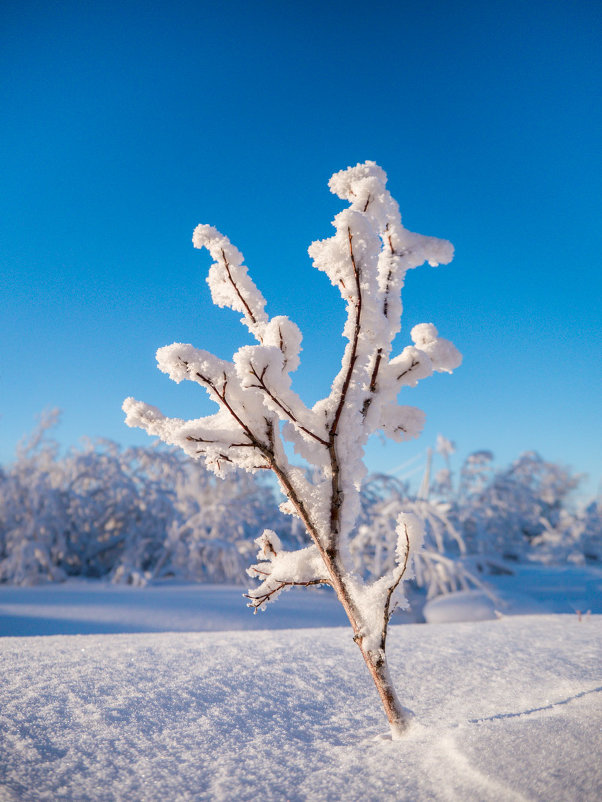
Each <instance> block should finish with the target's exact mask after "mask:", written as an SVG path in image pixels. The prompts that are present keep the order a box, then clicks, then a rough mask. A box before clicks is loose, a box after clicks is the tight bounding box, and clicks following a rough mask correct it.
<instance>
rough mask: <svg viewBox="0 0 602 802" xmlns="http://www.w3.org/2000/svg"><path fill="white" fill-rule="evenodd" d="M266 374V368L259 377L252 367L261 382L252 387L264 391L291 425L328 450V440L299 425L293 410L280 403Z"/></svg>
mask: <svg viewBox="0 0 602 802" xmlns="http://www.w3.org/2000/svg"><path fill="white" fill-rule="evenodd" d="M266 367H267V366H266ZM265 372H266V368H264V369H263V370H262V372H261V375H259V374H258V373H257V371H256V370H255V367H254V366H253V365H251V373H252V374H253V376H255V378H256V379H257V381H258V382H259V384H253V385H251V386H252V387H254V388H255V389H257V390H262V391H263V392H264V393H265V394H266V395H267V396H268V397H269V398H271V399H272V401H273V402H274V404H276V406H278V407H279V408H280V409H281V410H282V411H283V412H284V414H285V415H286V417H287V418H288V419H289V421H291V423H294V425H295V426H296V427H297V428H298V429H300V430H301V431H302V432H305V434H307V435H309V437H313V439H314V440H317V441H318V443H321V444H322V445H323V446H325V447H326V448H328V441H327V440H323V439H322V438H321V437H320V436H319V435H317V434H316V433H315V432H312V431H311V430H310V429H308V428H306V427H305V426H303V425H302V424H301V423H299V421H298V420H297V418H296V417H295V415H294V414H293V413H292V412H291V410H290V409H289V408H288V407H287V406H285V405H284V404H283V403H282V401H280V399H279V398H276V396H275V395H274V393H272V391H271V390H270V388H269V387H268V386H267V384H266V383H265V379H264V376H265Z"/></svg>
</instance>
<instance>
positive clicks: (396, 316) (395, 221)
mask: <svg viewBox="0 0 602 802" xmlns="http://www.w3.org/2000/svg"><path fill="white" fill-rule="evenodd" d="M386 181H387V177H386V174H385V173H384V171H383V170H382V169H381V168H380V167H378V165H376V164H375V163H374V162H365V163H364V164H358V165H356V166H355V167H351V168H349V169H347V170H343V171H341V172H339V173H336V174H335V175H334V176H333V177H332V178H331V180H330V189H331V191H332V192H334V193H335V194H336V195H338V196H339V197H340V198H341V199H342V200H345V201H347V202H348V204H349V206H348V208H347V209H344V210H343V211H342V212H340V213H339V214H337V215H336V217H335V219H334V222H333V225H334V228H335V234H334V235H333V236H332V237H330V238H328V239H326V240H323V241H320V242H314V243H313V244H312V245H311V247H310V248H309V253H310V256H311V258H312V260H313V263H314V266H315V267H316V268H317V269H319V270H321V271H323V272H325V273H326V275H327V276H328V277H329V279H330V281H331V282H332V284H333V285H334V286H335V287H337V289H338V290H339V292H340V294H341V297H342V298H343V301H344V302H345V304H346V308H347V320H346V322H345V325H344V328H343V336H344V337H345V339H346V340H347V344H346V346H345V349H344V352H343V358H342V362H341V366H340V369H339V371H338V373H337V375H336V376H335V378H334V380H333V383H332V387H331V389H330V392H329V394H328V395H327V397H325V398H323V399H321V400H320V401H318V402H317V403H316V404H314V406H313V408H311V409H309V408H308V407H306V406H305V404H304V403H303V402H302V400H301V399H300V398H299V396H298V395H297V394H296V393H294V392H293V390H292V389H291V377H290V374H291V372H293V371H294V370H295V369H296V368H297V366H298V364H299V351H300V347H301V333H300V332H299V330H298V328H297V327H296V326H295V324H294V323H292V322H291V321H290V320H288V318H286V317H283V316H278V317H275V318H270V317H269V316H268V315H267V313H266V311H265V306H266V302H265V299H264V297H263V295H262V294H261V293H260V292H259V290H258V289H257V287H256V286H255V284H254V283H253V281H252V280H251V278H250V276H249V274H248V270H247V267H246V266H245V265H244V260H243V257H242V254H241V253H240V251H238V250H237V248H235V247H234V246H233V245H232V244H231V243H230V241H229V240H228V238H227V237H225V236H224V235H223V234H221V233H220V232H219V231H217V229H215V228H213V227H212V226H207V225H200V226H198V227H197V228H196V229H195V232H194V236H193V242H194V245H195V247H197V248H206V249H207V250H208V251H209V252H210V254H211V256H212V258H213V260H214V263H213V264H212V265H211V268H210V270H209V276H208V279H207V281H208V283H209V287H210V290H211V295H212V298H213V301H214V303H216V304H217V305H218V306H227V307H229V308H231V309H233V310H234V311H236V312H239V313H240V314H241V315H242V322H243V323H244V324H245V325H246V326H247V328H248V329H249V331H250V332H251V333H252V334H253V336H254V337H255V339H256V340H257V342H258V343H259V344H258V345H253V346H243V347H242V348H240V349H239V350H238V351H237V352H236V354H234V357H233V361H232V362H231V363H230V362H224V361H223V360H218V359H217V358H216V357H214V356H212V355H211V354H208V353H207V352H205V351H198V350H197V349H194V348H193V347H192V346H190V345H182V344H175V345H172V346H168V347H167V348H163V349H159V351H158V353H157V360H158V364H159V367H160V369H161V370H163V371H164V372H166V373H168V374H169V375H170V376H171V378H173V379H174V380H175V381H181V380H182V379H188V380H192V381H195V382H197V383H199V384H200V385H201V386H203V387H204V388H205V390H206V391H207V392H208V393H209V396H210V398H211V399H212V400H213V401H215V402H216V403H217V405H218V407H219V412H218V413H216V414H215V415H213V416H209V417H207V418H201V419H198V420H192V421H182V420H179V419H168V418H165V417H164V416H163V415H162V414H161V413H160V412H159V410H157V409H156V408H154V407H150V406H148V405H145V404H141V403H140V402H137V401H134V400H132V399H128V400H127V401H126V402H125V404H124V409H125V411H126V413H127V418H126V422H127V423H128V425H130V426H142V428H144V429H146V431H148V432H149V433H150V434H154V435H158V436H159V437H160V438H161V439H163V440H165V441H166V442H168V443H171V444H175V445H179V446H180V447H182V448H183V449H184V450H185V451H186V453H188V454H189V455H190V456H192V457H193V458H195V459H204V460H205V462H206V465H207V466H208V467H210V468H211V469H212V470H214V471H215V472H216V473H217V474H218V475H220V476H224V475H225V474H226V473H227V472H229V471H230V470H232V469H234V468H235V467H239V468H243V469H244V470H247V471H251V472H253V471H256V470H259V469H263V468H270V469H271V470H272V471H273V472H274V474H275V475H276V478H277V480H278V483H279V485H280V488H281V490H282V491H283V493H284V494H285V496H286V497H287V499H288V501H287V503H286V504H285V506H284V507H283V509H285V510H286V511H287V512H288V513H289V514H292V515H294V516H297V517H298V518H299V520H300V521H301V522H302V524H303V525H304V526H305V528H306V531H307V534H308V536H309V537H310V538H311V540H312V545H311V546H310V547H308V548H307V549H302V550H300V551H296V552H286V551H285V550H280V549H278V548H276V547H275V546H274V544H275V542H276V540H275V538H276V536H275V535H274V534H273V533H272V534H270V535H269V536H268V535H264V536H262V537H263V538H264V540H262V539H261V538H260V547H261V548H263V549H264V551H265V549H266V548H267V544H268V543H270V544H272V549H271V551H270V550H268V551H269V553H268V552H266V553H265V554H264V557H265V559H264V560H263V561H262V562H261V563H259V564H258V565H256V566H254V567H253V569H251V573H252V575H253V576H257V577H260V578H261V579H262V583H261V585H260V587H259V588H257V589H255V590H252V591H250V593H249V598H250V599H251V605H252V606H254V607H260V606H262V605H263V604H264V603H266V602H268V601H271V600H273V599H274V598H275V597H276V596H277V595H278V593H279V592H280V591H281V590H283V589H285V588H287V587H291V586H293V585H299V584H300V585H313V584H329V585H331V586H332V587H333V589H334V590H335V592H336V593H337V596H338V597H339V600H340V601H341V604H342V605H343V607H344V609H345V612H346V613H347V616H348V618H349V621H350V624H351V626H352V628H353V631H354V639H355V642H356V643H357V645H358V646H359V648H360V650H361V652H362V655H363V657H364V659H365V661H366V664H367V665H368V668H369V670H370V672H371V674H372V676H373V679H374V681H375V684H376V687H377V689H378V692H379V694H380V696H381V700H382V701H383V704H384V707H385V711H386V713H387V716H388V718H389V721H390V723H391V727H392V731H393V732H394V733H396V734H399V732H401V730H402V729H403V728H404V726H405V723H406V722H405V718H404V712H403V709H402V708H401V706H400V704H399V702H398V700H397V697H396V696H395V692H394V690H393V688H392V685H391V683H390V678H389V676H388V672H387V668H386V661H385V658H384V643H385V637H386V627H387V623H388V619H389V614H390V605H391V602H392V599H393V596H394V594H395V593H397V592H398V591H399V589H400V587H401V582H402V579H403V578H406V577H407V576H408V575H409V571H408V570H407V569H408V565H409V561H410V559H411V555H410V552H411V550H412V549H413V548H418V545H419V544H418V541H419V538H417V537H415V538H413V537H412V531H413V530H415V531H418V530H419V528H420V527H419V526H418V524H410V523H409V520H410V519H403V518H400V526H402V524H401V522H402V521H405V524H404V526H402V529H401V531H402V533H405V534H402V535H401V536H400V537H401V538H402V541H403V542H402V544H401V546H400V547H399V549H398V554H397V562H396V567H395V568H394V569H393V572H392V573H391V574H386V575H384V576H382V577H381V578H380V579H377V580H376V581H375V582H373V583H372V584H365V583H364V582H362V581H361V580H358V578H357V576H356V575H354V573H353V566H352V562H351V554H350V542H349V540H350V535H351V533H352V531H353V529H354V526H355V524H356V520H357V517H358V515H359V512H360V495H359V494H360V489H361V484H362V480H363V478H364V475H365V468H364V466H363V463H362V456H363V447H364V445H365V443H366V442H367V440H368V438H369V437H370V435H371V434H373V433H374V432H375V431H376V430H377V429H380V430H382V431H383V432H384V434H386V435H387V436H389V437H391V438H393V439H394V440H396V441H398V442H399V441H403V440H407V439H409V438H412V437H416V436H418V434H419V433H420V431H421V429H422V426H423V422H424V415H423V414H422V413H421V412H420V410H416V409H415V408H413V407H409V406H398V405H397V403H396V398H397V395H398V393H399V391H400V390H401V389H402V388H403V387H406V386H414V385H415V384H416V383H417V382H418V381H419V380H420V379H423V378H425V377H427V376H430V375H431V374H432V373H433V372H435V371H439V372H441V371H443V372H451V371H452V370H453V369H454V368H455V367H457V366H458V365H459V364H460V361H461V357H460V354H459V353H458V351H457V350H456V349H455V348H454V346H453V345H452V344H451V343H449V342H448V341H446V340H443V339H441V338H439V336H438V332H437V329H436V328H435V326H433V325H432V324H431V323H425V324H420V325H419V326H415V327H414V328H413V329H412V332H411V336H412V341H413V345H411V346H408V347H407V348H405V349H404V350H403V351H402V352H401V354H400V355H398V356H396V357H394V358H391V351H392V344H393V340H394V339H395V337H396V335H397V334H398V332H399V331H400V328H401V312H402V305H401V289H402V287H403V283H404V278H405V273H406V272H407V271H408V270H410V269H412V268H414V267H417V266H418V265H421V264H423V263H424V262H428V263H429V264H430V265H433V266H435V265H438V264H446V263H448V262H449V261H451V258H452V255H453V248H452V246H451V245H450V243H449V242H447V241H445V240H439V239H436V238H434V237H425V236H422V235H420V234H415V233H413V232H411V231H408V230H407V229H406V228H404V226H403V225H402V222H401V216H400V213H399V208H398V206H397V203H396V202H395V201H394V200H393V198H392V197H391V195H390V193H389V192H388V190H387V189H386ZM282 438H285V439H286V440H288V441H289V442H291V443H292V444H293V446H294V449H295V452H296V453H297V454H298V455H299V456H300V457H301V458H303V459H304V460H305V461H306V462H307V463H308V464H309V466H310V467H311V469H312V471H313V474H309V473H307V474H306V473H304V472H303V471H301V470H299V469H297V468H294V467H293V466H292V465H290V463H289V461H288V459H287V457H286V454H285V450H284V446H283V442H282ZM310 475H311V478H309V477H310ZM404 537H405V540H404V539H403V538H404ZM266 538H267V539H266Z"/></svg>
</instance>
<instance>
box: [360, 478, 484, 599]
mask: <svg viewBox="0 0 602 802" xmlns="http://www.w3.org/2000/svg"><path fill="white" fill-rule="evenodd" d="M403 512H411V513H413V514H414V515H416V516H417V517H418V518H419V519H420V520H421V521H422V522H423V524H424V542H423V545H422V549H421V550H420V551H418V552H417V553H416V554H415V555H414V574H415V576H414V579H413V582H414V583H415V584H416V585H417V586H418V587H422V588H425V589H426V592H427V598H428V599H431V598H433V597H435V596H438V595H441V594H444V593H452V592H453V591H456V590H469V589H471V588H475V587H481V582H480V581H479V579H478V578H477V577H475V576H474V574H472V573H471V572H470V571H469V570H467V568H466V567H465V565H464V563H463V561H462V559H461V558H462V557H463V556H464V555H465V554H466V546H465V544H464V540H463V537H462V534H461V532H460V531H459V529H458V528H457V526H456V524H455V522H454V516H453V512H454V510H453V506H452V505H451V504H450V503H449V502H446V501H442V500H431V499H428V498H427V499H425V498H417V497H415V496H412V495H411V494H410V491H409V488H408V486H407V484H406V483H404V482H402V481H401V480H399V479H396V478H395V477H393V476H386V475H384V474H374V475H372V476H369V477H368V478H367V479H366V481H365V483H364V486H363V487H362V493H361V512H360V515H359V518H358V525H357V528H356V531H355V533H354V534H353V535H352V536H351V538H350V543H349V547H350V551H351V556H352V561H353V567H354V570H355V571H356V572H357V573H358V574H362V575H363V576H364V577H365V578H366V579H376V578H378V577H379V576H382V574H383V573H386V572H387V571H390V570H392V569H393V568H394V565H395V559H396V558H395V548H396V541H397V535H396V528H397V521H398V519H399V515H400V514H401V513H403Z"/></svg>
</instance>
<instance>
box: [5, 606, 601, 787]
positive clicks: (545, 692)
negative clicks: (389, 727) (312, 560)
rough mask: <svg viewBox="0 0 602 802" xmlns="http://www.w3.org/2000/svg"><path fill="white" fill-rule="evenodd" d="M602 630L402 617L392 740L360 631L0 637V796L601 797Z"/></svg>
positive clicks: (594, 622) (546, 621)
mask: <svg viewBox="0 0 602 802" xmlns="http://www.w3.org/2000/svg"><path fill="white" fill-rule="evenodd" d="M281 603H282V602H281ZM273 609H274V610H275V609H276V608H273ZM271 611H272V610H270V612H271ZM265 617H266V618H267V615H266V616H265ZM250 618H251V619H253V618H255V619H257V618H260V616H250ZM601 635H602V617H599V616H593V617H591V618H590V619H589V620H586V619H583V620H582V621H581V622H580V621H579V620H578V618H577V616H575V615H572V616H522V617H515V618H503V619H501V620H496V621H485V622H478V623H469V624H447V625H441V626H420V625H408V626H403V627H399V626H396V627H393V628H392V630H391V633H390V645H389V660H390V667H391V670H392V672H393V676H394V679H395V680H396V682H397V685H398V687H399V689H400V691H401V695H402V699H403V701H404V703H405V704H407V705H408V706H409V707H410V708H411V709H412V710H413V711H414V713H415V718H414V720H413V723H412V726H411V729H410V731H409V733H408V734H407V736H406V737H405V738H404V739H402V740H400V741H394V742H391V741H390V740H385V739H382V738H379V736H380V735H381V734H382V733H383V732H384V731H385V729H386V727H385V722H384V718H383V715H382V711H381V709H380V705H379V702H378V699H377V696H376V693H375V690H374V687H373V685H372V683H371V680H370V677H369V675H368V672H366V670H365V666H364V665H363V661H362V660H361V657H360V654H359V652H358V650H357V649H356V647H355V646H354V644H353V642H352V640H351V631H350V630H348V629H343V628H325V629H298V630H279V631H274V632H269V631H257V632H220V633H216V632H202V633H160V634H158V633H155V634H149V633H145V634H114V635H79V636H49V637H21V638H3V639H2V640H0V659H1V661H2V677H3V681H2V683H1V686H0V733H2V734H1V735H0V799H3V800H18V799H19V800H20V799H35V800H57V799H66V800H81V801H82V802H83V801H84V800H114V799H136V800H165V799H170V800H188V799H190V800H251V799H262V800H340V799H345V800H360V799H362V800H363V799H374V800H424V799H429V800H430V799H434V800H479V802H481V801H482V800H496V802H499V800H524V799H529V800H546V802H550V801H551V800H563V801H567V800H580V802H581V801H582V800H596V799H599V798H600V794H601V793H602V777H601V771H600V765H599V762H598V760H597V758H596V745H597V744H599V735H600V724H601V722H602V697H601V696H600V691H601V690H602V687H600V686H601V683H600V673H599V666H600V661H601V658H602V655H601V654H600V651H601V650H600V643H601Z"/></svg>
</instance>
